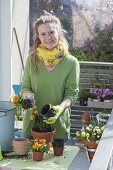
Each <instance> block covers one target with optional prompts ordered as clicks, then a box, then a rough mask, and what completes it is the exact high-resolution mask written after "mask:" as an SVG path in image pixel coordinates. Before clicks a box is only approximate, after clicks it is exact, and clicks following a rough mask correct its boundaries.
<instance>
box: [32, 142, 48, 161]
mask: <svg viewBox="0 0 113 170" xmlns="http://www.w3.org/2000/svg"><path fill="white" fill-rule="evenodd" d="M29 147H30V150H31V151H32V152H33V160H34V161H42V160H43V156H44V153H45V152H46V153H47V152H48V148H49V145H48V144H47V143H46V140H45V139H34V140H31V141H30V142H29Z"/></svg>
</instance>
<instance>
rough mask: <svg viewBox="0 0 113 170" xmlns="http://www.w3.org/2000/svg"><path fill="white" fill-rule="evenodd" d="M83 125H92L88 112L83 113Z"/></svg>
mask: <svg viewBox="0 0 113 170" xmlns="http://www.w3.org/2000/svg"><path fill="white" fill-rule="evenodd" d="M82 123H85V124H89V123H90V116H89V114H88V112H83V115H82Z"/></svg>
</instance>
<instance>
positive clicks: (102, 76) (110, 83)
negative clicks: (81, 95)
mask: <svg viewBox="0 0 113 170" xmlns="http://www.w3.org/2000/svg"><path fill="white" fill-rule="evenodd" d="M79 63H80V89H81V88H83V87H86V88H89V86H90V85H91V84H92V83H93V85H94V84H98V85H99V84H103V85H105V86H107V87H109V88H112V89H113V63H107V62H89V61H88V62H87V61H80V62H79ZM91 109H93V110H94V111H95V113H98V112H101V111H105V109H104V108H91V107H88V106H80V104H79V100H77V101H76V103H75V104H74V105H73V106H72V107H71V116H70V119H71V136H75V135H74V134H75V132H76V131H77V130H80V129H81V127H82V122H81V118H82V114H83V112H84V111H91Z"/></svg>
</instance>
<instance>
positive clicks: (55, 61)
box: [22, 15, 79, 139]
mask: <svg viewBox="0 0 113 170" xmlns="http://www.w3.org/2000/svg"><path fill="white" fill-rule="evenodd" d="M34 35H35V39H34V47H33V50H32V51H31V52H30V55H29V56H28V59H27V62H26V66H25V71H24V75H23V81H22V94H23V96H24V97H26V98H27V97H28V98H29V96H30V97H31V98H34V97H35V102H36V106H37V108H38V111H39V112H40V111H41V109H42V107H43V106H44V105H46V104H47V103H50V104H51V105H53V106H54V108H55V109H56V110H57V114H56V116H55V119H54V120H53V119H51V118H49V119H46V123H48V124H53V126H54V128H55V129H56V133H55V136H54V138H62V139H67V138H68V137H69V135H70V113H71V109H70V106H71V105H72V103H74V102H75V101H76V99H77V95H78V92H79V62H78V60H77V59H76V57H74V56H72V55H70V54H69V51H68V43H67V41H66V38H65V36H64V30H63V28H62V25H61V22H60V20H59V19H58V18H57V17H56V16H53V15H44V16H41V17H40V18H38V19H37V21H36V23H35V34H34ZM27 116H28V115H27V114H26V115H25V118H24V128H23V131H24V134H25V135H31V127H30V126H28V127H27V128H25V127H26V124H27V123H28V122H27V120H28V117H27Z"/></svg>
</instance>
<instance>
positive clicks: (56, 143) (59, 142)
mask: <svg viewBox="0 0 113 170" xmlns="http://www.w3.org/2000/svg"><path fill="white" fill-rule="evenodd" d="M52 146H53V152H54V155H55V156H62V155H63V151H64V139H54V140H53V141H52Z"/></svg>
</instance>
